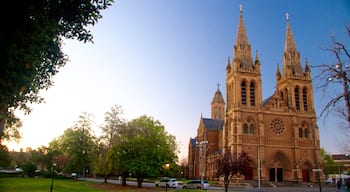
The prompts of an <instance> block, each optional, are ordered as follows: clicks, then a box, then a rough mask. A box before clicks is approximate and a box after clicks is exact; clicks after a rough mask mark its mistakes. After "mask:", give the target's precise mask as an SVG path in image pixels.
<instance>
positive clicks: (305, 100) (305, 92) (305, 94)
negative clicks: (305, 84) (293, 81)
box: [303, 88, 308, 111]
mask: <svg viewBox="0 0 350 192" xmlns="http://www.w3.org/2000/svg"><path fill="white" fill-rule="evenodd" d="M303 105H304V111H307V110H308V107H307V90H306V88H304V89H303Z"/></svg>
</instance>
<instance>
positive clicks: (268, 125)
mask: <svg viewBox="0 0 350 192" xmlns="http://www.w3.org/2000/svg"><path fill="white" fill-rule="evenodd" d="M282 58H283V61H282V67H281V69H280V68H279V67H278V66H277V68H276V69H275V71H276V85H275V92H274V93H272V95H271V96H270V97H268V98H266V99H265V100H263V98H262V83H263V82H262V81H261V72H260V69H261V67H270V66H267V65H262V64H261V63H260V60H259V56H258V54H257V53H256V54H255V58H254V59H253V56H252V51H251V46H250V43H249V41H248V37H247V33H246V28H245V25H244V22H243V15H242V10H240V16H239V24H238V30H237V36H236V40H235V44H234V48H233V58H232V60H231V59H230V58H229V59H228V61H227V65H226V103H225V100H224V98H223V96H222V94H221V92H220V89H219V87H218V89H217V91H216V92H215V94H214V98H213V100H212V103H211V117H210V118H204V117H203V116H202V115H201V117H200V120H199V126H198V129H197V135H196V136H195V137H194V138H190V141H189V152H188V163H189V176H190V177H191V178H201V177H204V178H206V179H208V180H216V179H218V177H217V174H216V173H217V172H216V166H215V159H217V158H220V157H221V156H222V154H223V153H224V152H225V151H226V150H230V151H231V152H232V154H235V155H239V153H241V152H242V151H244V152H247V153H248V156H249V158H250V160H251V162H250V166H249V168H248V171H247V173H246V174H245V175H244V176H243V177H244V179H245V180H258V179H259V178H258V175H259V174H258V170H259V169H258V167H260V180H261V181H270V182H284V181H287V182H288V181H291V182H316V181H317V177H318V173H320V175H323V174H322V172H317V171H319V170H320V139H319V131H318V126H317V124H316V122H317V119H316V113H315V108H314V95H313V88H312V80H311V71H310V66H309V64H308V61H307V60H306V62H305V64H304V67H303V65H302V63H301V61H300V53H299V52H298V49H297V47H296V43H295V41H294V37H293V34H292V30H291V26H290V22H289V19H288V16H287V22H286V36H285V42H284V50H283V55H282Z"/></svg>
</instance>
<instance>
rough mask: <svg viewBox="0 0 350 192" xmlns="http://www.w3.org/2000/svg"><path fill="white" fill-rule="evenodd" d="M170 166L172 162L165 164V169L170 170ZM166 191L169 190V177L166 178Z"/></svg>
mask: <svg viewBox="0 0 350 192" xmlns="http://www.w3.org/2000/svg"><path fill="white" fill-rule="evenodd" d="M169 168H170V164H169V163H167V164H165V169H166V170H169ZM165 191H168V178H166V179H165Z"/></svg>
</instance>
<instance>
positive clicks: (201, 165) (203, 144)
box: [196, 141, 208, 180]
mask: <svg viewBox="0 0 350 192" xmlns="http://www.w3.org/2000/svg"><path fill="white" fill-rule="evenodd" d="M196 144H197V145H198V146H199V170H200V177H201V180H203V178H204V171H205V170H204V156H205V153H206V152H207V150H203V148H204V147H206V146H207V144H208V141H200V142H196Z"/></svg>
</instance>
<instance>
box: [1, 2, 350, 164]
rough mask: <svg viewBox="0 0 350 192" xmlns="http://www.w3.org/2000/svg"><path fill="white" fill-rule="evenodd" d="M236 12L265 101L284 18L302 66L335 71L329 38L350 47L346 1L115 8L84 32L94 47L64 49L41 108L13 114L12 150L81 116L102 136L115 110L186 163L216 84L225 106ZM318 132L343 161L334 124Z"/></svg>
mask: <svg viewBox="0 0 350 192" xmlns="http://www.w3.org/2000/svg"><path fill="white" fill-rule="evenodd" d="M240 4H242V7H243V17H244V23H245V27H246V30H247V35H248V40H249V43H250V45H251V47H252V52H253V53H252V55H253V57H255V52H256V51H258V53H259V57H260V61H261V75H262V76H261V79H262V84H263V85H262V86H263V87H262V90H263V99H266V98H267V97H269V96H271V95H272V94H273V92H274V88H275V84H276V80H275V72H276V66H277V65H279V66H280V68H281V64H282V54H283V48H284V40H285V32H286V16H285V14H286V13H288V14H289V21H290V24H291V28H292V32H293V35H294V39H295V42H296V46H297V49H298V50H299V52H300V55H301V60H302V63H303V66H305V59H306V58H307V59H308V62H309V64H310V65H311V66H313V65H319V64H324V63H334V61H335V57H334V56H333V55H331V54H330V53H329V52H327V51H325V50H324V48H327V47H329V46H330V45H331V38H330V37H331V36H332V35H333V36H334V37H335V38H336V39H337V40H339V41H341V42H345V43H347V44H348V45H350V44H349V36H347V34H346V31H345V25H346V24H350V2H349V1H346V0H337V1H334V0H322V1H319V0H308V1H304V0H284V1H281V0H261V1H253V0H251V1H248V0H247V1H244V0H239V1H238V0H191V1H188V0H167V1H164V0H147V1H145V0H116V1H115V3H114V4H113V5H112V6H111V7H109V8H108V9H107V10H104V11H102V16H103V18H102V19H100V20H99V22H98V23H97V24H96V25H95V26H93V27H90V28H89V29H90V30H91V33H92V35H93V36H94V43H86V44H84V43H82V42H79V41H76V40H65V41H64V45H63V51H64V53H65V54H67V55H68V57H69V61H68V62H67V64H66V66H65V67H63V68H61V70H60V72H59V73H58V74H57V75H56V76H55V77H54V78H53V81H54V85H53V86H52V87H51V88H49V89H48V90H47V91H41V93H40V95H41V96H42V97H44V98H45V103H42V104H33V105H32V107H33V111H32V113H30V114H29V115H26V116H24V115H23V114H22V113H21V112H20V111H17V112H16V114H17V115H18V116H19V117H20V118H21V119H22V122H23V127H22V129H21V133H22V139H21V140H20V142H19V143H10V144H9V145H8V146H9V149H10V150H19V149H20V148H23V149H25V148H27V147H31V148H33V149H35V148H37V147H39V146H41V145H45V146H48V143H49V142H50V141H51V140H53V139H54V138H56V137H58V136H60V135H62V134H63V132H64V130H66V129H67V128H70V127H72V126H73V125H74V124H75V122H76V121H77V120H78V117H79V115H80V114H81V113H82V112H88V113H92V114H94V116H95V118H94V130H95V132H96V134H99V132H100V131H99V125H101V124H103V118H104V114H105V113H106V112H107V111H109V110H110V109H111V107H112V106H113V105H120V106H121V107H122V108H123V110H124V116H123V117H124V118H126V119H127V120H132V119H134V118H138V117H139V116H141V115H144V114H146V115H148V116H151V117H153V118H154V119H156V120H159V121H160V122H161V123H162V124H163V125H164V126H165V129H166V131H167V132H168V133H170V134H172V135H174V136H175V137H176V140H177V142H178V144H179V150H180V152H181V153H180V154H179V158H180V159H183V158H186V157H187V153H188V152H187V148H188V143H189V139H190V138H191V137H195V136H196V132H197V128H198V125H199V120H200V116H201V114H202V115H203V117H210V103H211V101H212V99H213V97H214V93H215V91H216V90H217V84H220V90H221V92H222V94H223V96H224V99H225V100H226V96H225V95H226V91H225V78H226V77H225V76H226V72H225V68H226V64H227V59H228V57H230V58H231V59H232V56H233V45H234V42H235V40H236V33H237V26H238V22H239V7H240ZM311 70H312V76H316V74H317V70H316V69H314V68H312V69H311ZM336 86H337V85H334V89H338V87H336ZM313 88H314V94H315V109H316V114H317V115H319V114H320V111H321V109H322V105H323V104H324V103H325V101H326V100H327V98H326V96H324V94H323V93H322V91H321V90H320V89H317V81H316V80H314V86H313ZM339 89H341V87H339ZM318 126H319V132H320V139H321V147H323V148H325V149H326V151H328V152H330V153H342V152H343V151H342V150H343V149H342V147H341V145H342V144H344V136H343V132H342V131H341V130H340V129H339V128H338V127H337V119H336V118H330V120H327V121H324V120H322V118H320V120H319V121H318Z"/></svg>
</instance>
